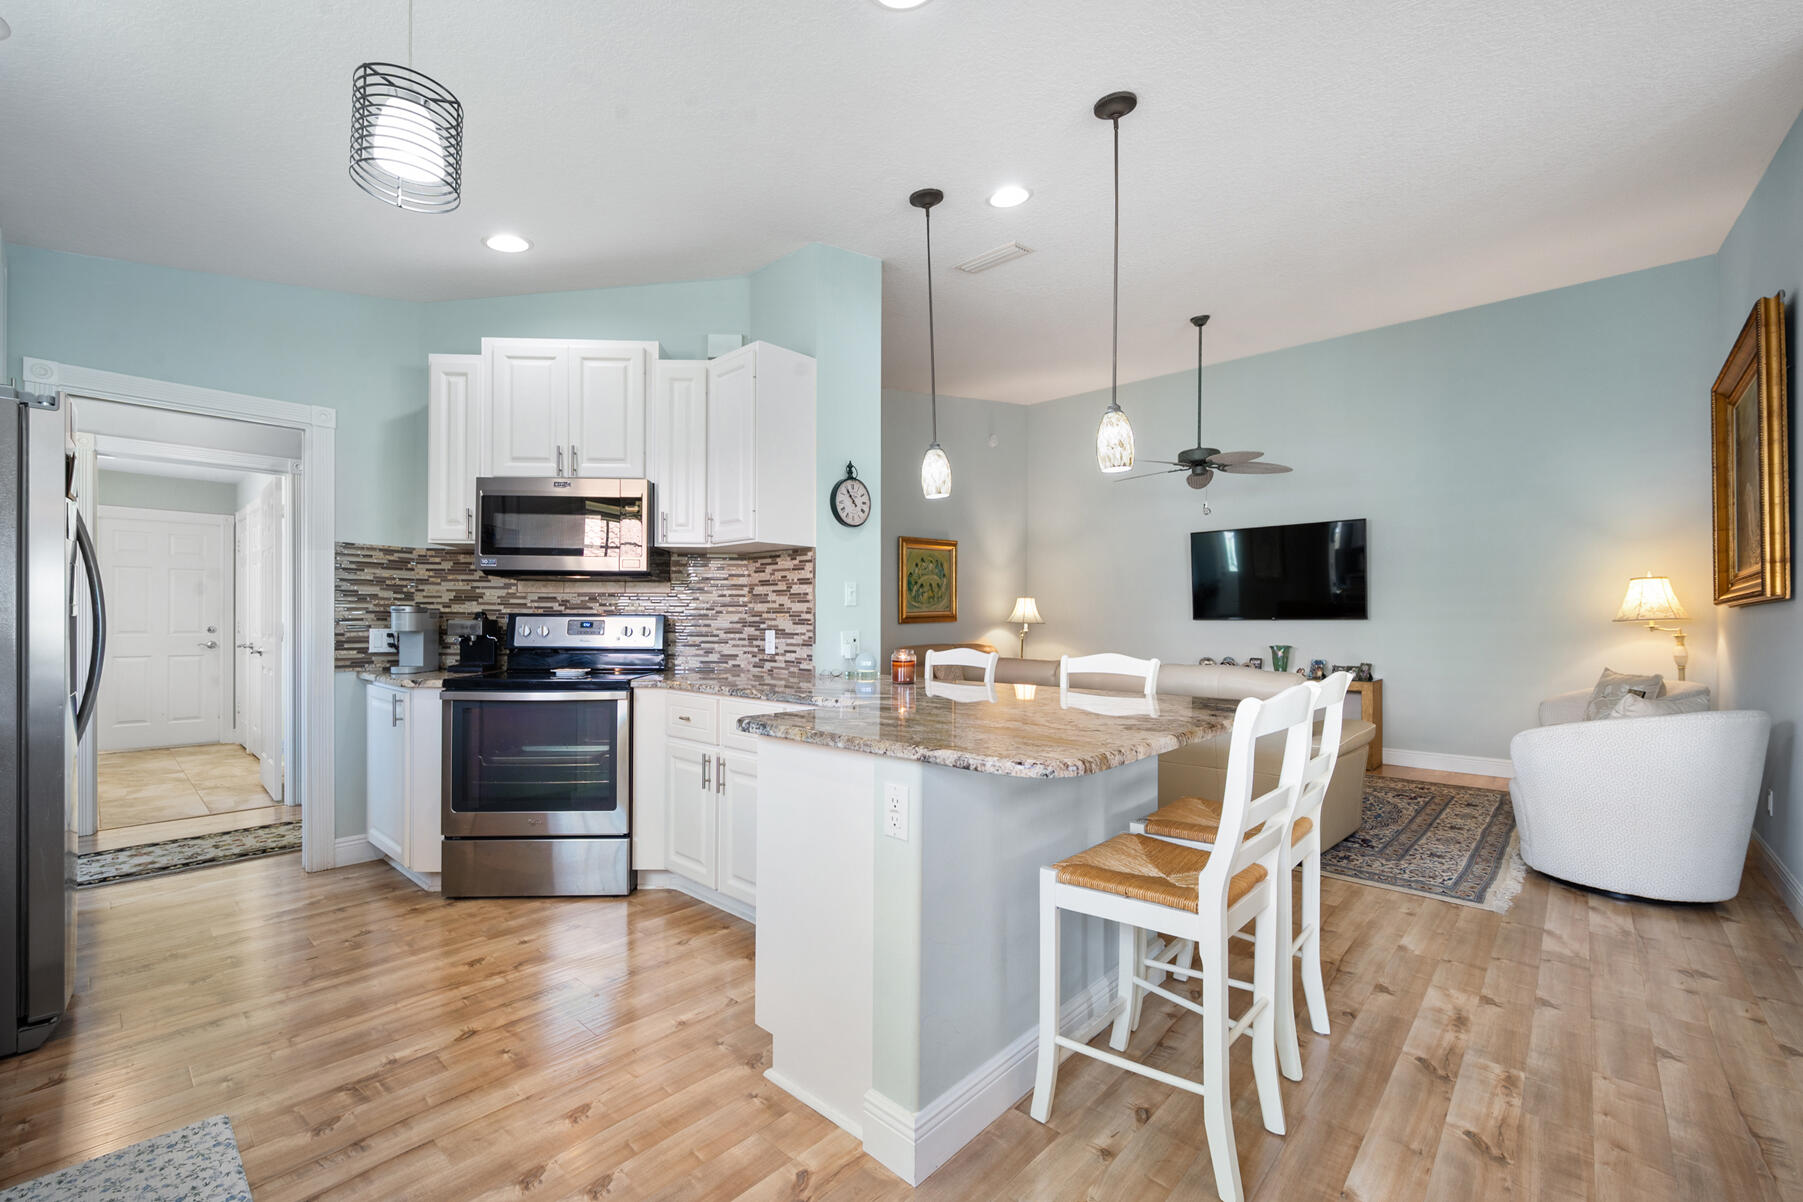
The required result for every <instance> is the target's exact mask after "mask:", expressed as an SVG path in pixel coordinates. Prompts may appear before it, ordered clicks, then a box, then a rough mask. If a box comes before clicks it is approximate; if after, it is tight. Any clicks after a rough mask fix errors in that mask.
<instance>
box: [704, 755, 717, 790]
mask: <svg viewBox="0 0 1803 1202" xmlns="http://www.w3.org/2000/svg"><path fill="white" fill-rule="evenodd" d="M709 767H711V765H710V764H709V763H708V757H707V756H705V755H703V756H702V757H701V791H702V792H703V793H705V792H707V791H708V790H709V789H711V788H713V787H714V786H713V784H712V783H711V782H710V781H709V780H708V778H707V770H708V768H709Z"/></svg>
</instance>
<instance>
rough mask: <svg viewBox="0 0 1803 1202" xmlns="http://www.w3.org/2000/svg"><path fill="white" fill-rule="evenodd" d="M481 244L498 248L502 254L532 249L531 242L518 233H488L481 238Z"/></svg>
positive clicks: (493, 248) (492, 248) (489, 247)
mask: <svg viewBox="0 0 1803 1202" xmlns="http://www.w3.org/2000/svg"><path fill="white" fill-rule="evenodd" d="M482 245H484V246H486V247H488V249H490V250H498V251H500V252H501V253H502V254H504V255H517V254H519V253H520V252H521V251H523V250H531V249H532V243H530V242H528V241H526V240H525V239H524V238H522V237H520V236H519V235H518V234H490V235H489V236H488V237H486V238H484V239H482Z"/></svg>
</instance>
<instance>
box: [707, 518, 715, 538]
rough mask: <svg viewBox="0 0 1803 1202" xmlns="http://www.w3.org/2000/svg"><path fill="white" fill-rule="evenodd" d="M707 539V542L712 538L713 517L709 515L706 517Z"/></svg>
mask: <svg viewBox="0 0 1803 1202" xmlns="http://www.w3.org/2000/svg"><path fill="white" fill-rule="evenodd" d="M707 537H708V540H709V541H712V540H713V537H714V515H713V514H711V513H710V514H708V515H707Z"/></svg>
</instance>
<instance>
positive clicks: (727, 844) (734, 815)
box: [719, 753, 758, 906]
mask: <svg viewBox="0 0 1803 1202" xmlns="http://www.w3.org/2000/svg"><path fill="white" fill-rule="evenodd" d="M719 763H720V771H721V778H722V780H723V782H724V784H725V788H723V789H722V790H720V818H719V822H720V885H719V889H720V892H722V893H724V894H726V896H728V897H736V898H738V899H739V900H740V901H742V902H744V903H746V904H747V905H752V906H755V905H757V900H758V871H757V855H758V772H757V768H758V762H757V757H756V756H755V755H746V754H744V753H739V754H729V755H724V756H722V757H721V758H720V761H719Z"/></svg>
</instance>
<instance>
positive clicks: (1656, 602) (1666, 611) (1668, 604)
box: [1615, 576, 1690, 622]
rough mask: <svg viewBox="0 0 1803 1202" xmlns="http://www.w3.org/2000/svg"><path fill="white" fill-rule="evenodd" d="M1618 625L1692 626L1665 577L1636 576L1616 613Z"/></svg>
mask: <svg viewBox="0 0 1803 1202" xmlns="http://www.w3.org/2000/svg"><path fill="white" fill-rule="evenodd" d="M1615 620H1616V621H1617V622H1688V621H1690V615H1689V614H1687V613H1685V612H1684V606H1683V605H1681V604H1680V603H1679V602H1678V594H1676V593H1674V592H1672V582H1671V580H1670V579H1669V578H1668V577H1665V576H1636V577H1634V578H1633V579H1632V580H1630V581H1628V594H1627V596H1625V597H1623V598H1622V599H1621V608H1620V609H1619V610H1617V611H1616V613H1615Z"/></svg>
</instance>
